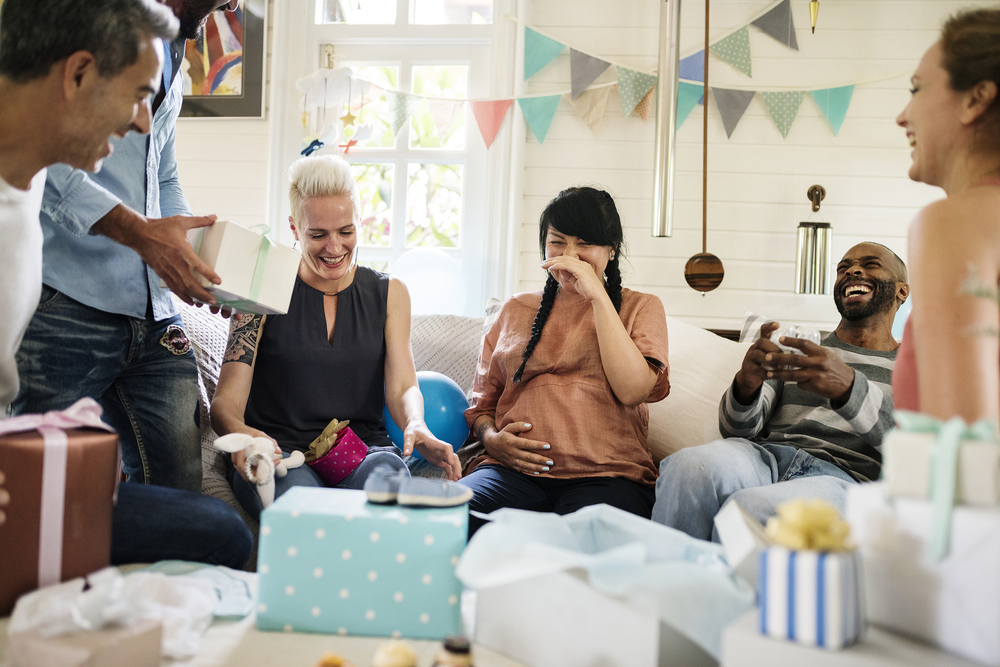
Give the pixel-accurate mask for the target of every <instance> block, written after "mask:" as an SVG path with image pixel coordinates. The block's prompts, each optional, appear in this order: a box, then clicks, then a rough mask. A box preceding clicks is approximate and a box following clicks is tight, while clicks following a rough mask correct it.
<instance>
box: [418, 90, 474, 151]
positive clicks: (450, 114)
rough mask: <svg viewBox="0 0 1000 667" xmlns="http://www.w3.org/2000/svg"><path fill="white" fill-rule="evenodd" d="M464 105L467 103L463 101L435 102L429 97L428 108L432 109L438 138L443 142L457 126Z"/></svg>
mask: <svg viewBox="0 0 1000 667" xmlns="http://www.w3.org/2000/svg"><path fill="white" fill-rule="evenodd" d="M463 104H465V102H463V101H462V100H433V99H431V98H429V97H428V98H427V108H428V109H430V112H431V120H433V121H434V127H436V128H437V131H438V137H440V138H441V141H442V142H444V138H445V137H446V136H448V130H450V129H451V126H452V125H454V124H455V119H456V118H458V114H459V112H460V111H461V110H462V105H463Z"/></svg>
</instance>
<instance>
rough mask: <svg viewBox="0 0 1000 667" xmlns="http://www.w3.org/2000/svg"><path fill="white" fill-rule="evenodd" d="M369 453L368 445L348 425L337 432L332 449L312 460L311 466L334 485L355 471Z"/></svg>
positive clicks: (327, 481)
mask: <svg viewBox="0 0 1000 667" xmlns="http://www.w3.org/2000/svg"><path fill="white" fill-rule="evenodd" d="M367 454H368V445H366V444H365V443H364V442H362V441H361V438H359V437H358V436H357V434H355V433H354V431H352V430H351V428H350V427H349V426H348V427H345V428H343V429H341V431H340V432H339V433H338V434H337V440H336V442H335V443H334V445H333V447H332V448H331V449H330V451H329V452H327V453H326V455H325V456H323V457H321V458H318V459H316V460H315V461H310V462H309V467H310V468H312V469H313V470H315V471H316V474H318V475H319V476H320V477H322V478H323V481H324V482H326V483H327V484H330V485H331V486H332V485H335V484H338V483H340V481H341V480H343V479H344V478H345V477H347V476H348V475H350V474H351V473H352V472H354V469H355V468H357V467H358V466H359V465H361V462H362V461H364V460H365V456H366V455H367Z"/></svg>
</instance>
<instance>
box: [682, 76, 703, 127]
mask: <svg viewBox="0 0 1000 667" xmlns="http://www.w3.org/2000/svg"><path fill="white" fill-rule="evenodd" d="M704 92H705V86H704V85H701V86H699V85H698V84H696V83H686V82H684V81H678V82H677V127H680V126H681V125H683V124H684V121H685V120H687V117H688V114H690V113H691V109H694V107H695V105H697V104H698V99H699V98H700V97H702V95H703V94H704Z"/></svg>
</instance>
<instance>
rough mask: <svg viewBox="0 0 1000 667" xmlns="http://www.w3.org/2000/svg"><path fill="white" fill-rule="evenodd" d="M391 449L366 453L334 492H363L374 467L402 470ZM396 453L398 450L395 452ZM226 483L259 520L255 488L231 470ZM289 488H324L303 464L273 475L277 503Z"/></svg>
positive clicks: (258, 497) (401, 464) (375, 449)
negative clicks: (352, 490)
mask: <svg viewBox="0 0 1000 667" xmlns="http://www.w3.org/2000/svg"><path fill="white" fill-rule="evenodd" d="M393 450H396V448H395V447H384V448H383V447H377V448H372V449H369V450H368V455H367V456H365V460H364V461H362V462H361V463H359V464H358V467H357V468H355V469H354V470H353V471H352V472H351V474H349V475H348V476H347V477H345V478H344V479H342V480H340V482H339V483H338V484H337V485H336V487H335V488H338V489H363V488H364V486H365V480H366V479H368V476H369V475H370V474H372V472H373V471H374V470H375V468H377V467H379V466H389V467H390V468H392V469H393V470H406V465H405V464H404V463H403V459H401V458H400V457H399V454H396V453H395V452H394V451H393ZM396 451H399V450H396ZM289 453H290V452H289V451H285V452H284V454H285V458H288V454H289ZM230 475H231V477H230V480H229V482H230V484H232V485H233V493H234V494H235V495H236V499H237V500H238V501H240V505H242V506H243V509H245V510H246V511H247V514H249V515H250V516H252V517H253V518H254V519H257V520H258V521H259V520H260V513H261V512H262V511H263V510H264V506H263V505H262V504H261V502H260V494H259V493H257V485H256V484H251V483H250V482H248V481H246V480H245V479H243V477H242V476H240V474H239V473H237V472H236V471H235V470H231V471H230ZM407 476H409V471H407ZM293 486H319V487H325V486H327V484H326V482H324V481H323V480H322V479H321V478H320V476H319V475H317V474H316V473H315V472H313V469H312V468H310V467H309V466H308V465H306V464H302V465H300V466H299V467H298V468H292V469H291V470H289V471H288V474H287V475H285V476H284V477H278V476H277V475H275V476H274V499H275V500H277V499H278V498H279V497H280V496H281V494H283V493H284V492H285V491H287V490H288V489H290V488H292V487H293Z"/></svg>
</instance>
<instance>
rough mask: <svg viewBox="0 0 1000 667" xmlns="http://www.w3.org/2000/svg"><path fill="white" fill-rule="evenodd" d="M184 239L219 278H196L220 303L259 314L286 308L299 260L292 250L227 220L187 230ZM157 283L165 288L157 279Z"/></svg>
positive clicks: (298, 256)
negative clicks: (187, 236)
mask: <svg viewBox="0 0 1000 667" xmlns="http://www.w3.org/2000/svg"><path fill="white" fill-rule="evenodd" d="M189 239H190V240H191V245H192V246H194V249H195V252H197V253H198V256H199V257H200V258H201V259H202V260H203V261H204V262H205V263H206V264H208V265H209V267H211V268H212V270H214V271H215V272H216V273H217V274H219V277H220V278H222V283H221V284H219V285H213V284H212V283H210V282H208V281H207V280H205V279H204V278H201V283H202V286H204V287H205V288H206V289H207V290H208V291H209V292H211V293H212V295H213V296H215V298H216V299H218V301H219V304H220V305H228V306H230V307H232V308H233V309H235V310H238V311H240V312H243V313H258V314H261V315H283V314H285V313H287V312H288V304H289V303H291V300H292V289H293V288H294V287H295V276H296V275H297V274H298V269H299V260H301V259H302V256H301V255H300V254H299V252H298V251H297V250H295V249H294V248H289V247H288V246H284V245H281V244H280V243H275V242H274V241H271V240H270V239H269V238H267V237H266V236H264V235H262V234H260V233H259V232H257V231H254V230H252V229H247V228H246V227H241V226H240V225H238V224H236V223H234V222H230V221H228V220H217V221H216V222H215V223H213V224H212V225H211V226H210V227H203V228H199V229H193V230H191V232H190V236H189ZM161 286H165V284H163V283H162V281H161Z"/></svg>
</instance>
